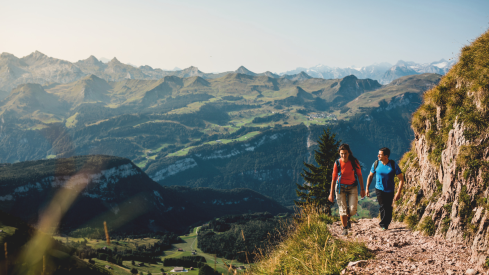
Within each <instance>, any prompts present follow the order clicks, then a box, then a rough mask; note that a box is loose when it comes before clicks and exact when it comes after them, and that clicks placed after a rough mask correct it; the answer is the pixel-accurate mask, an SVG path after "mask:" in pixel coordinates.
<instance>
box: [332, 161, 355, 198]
mask: <svg viewBox="0 0 489 275" xmlns="http://www.w3.org/2000/svg"><path fill="white" fill-rule="evenodd" d="M335 163H336V169H338V180H337V181H336V184H337V187H336V188H338V194H341V186H342V185H343V186H348V187H349V186H357V185H358V176H357V170H356V169H353V172H354V173H355V182H354V183H353V184H351V185H348V184H342V183H341V163H340V159H337V160H336V161H335ZM352 168H353V164H352Z"/></svg>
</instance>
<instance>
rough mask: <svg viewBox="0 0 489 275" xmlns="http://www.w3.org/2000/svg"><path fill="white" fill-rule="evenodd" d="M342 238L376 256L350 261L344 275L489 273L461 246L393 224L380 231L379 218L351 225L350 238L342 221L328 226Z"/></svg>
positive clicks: (336, 235)
mask: <svg viewBox="0 0 489 275" xmlns="http://www.w3.org/2000/svg"><path fill="white" fill-rule="evenodd" d="M329 228H330V231H331V233H332V234H333V235H334V236H335V237H337V238H340V239H348V240H358V241H362V242H365V244H366V246H367V247H368V248H369V249H371V250H372V251H373V253H375V258H374V259H370V260H368V261H358V262H350V263H349V265H348V267H347V268H346V269H345V270H343V271H342V273H341V274H489V273H488V272H487V270H484V269H482V268H481V267H476V265H475V264H473V263H470V261H469V259H470V248H469V247H466V246H465V245H464V244H462V243H453V242H448V241H446V240H445V239H441V238H436V237H428V236H424V235H422V234H421V233H420V232H418V231H415V232H413V231H411V230H410V229H408V228H407V227H406V225H405V224H403V223H400V222H392V223H391V225H390V226H389V229H388V230H385V231H381V229H380V227H379V219H376V218H375V219H360V220H358V222H355V223H353V222H352V228H351V229H349V230H348V233H349V234H348V236H342V235H341V233H342V230H343V228H342V226H341V224H340V222H335V223H334V224H332V225H330V226H329Z"/></svg>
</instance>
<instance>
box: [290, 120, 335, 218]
mask: <svg viewBox="0 0 489 275" xmlns="http://www.w3.org/2000/svg"><path fill="white" fill-rule="evenodd" d="M340 142H341V140H336V134H333V133H331V131H330V129H329V128H328V130H324V129H323V134H322V135H321V137H320V138H319V140H318V141H317V143H318V145H319V151H317V150H314V160H315V161H316V163H317V164H318V166H315V165H314V163H305V162H304V166H305V169H302V173H301V176H302V178H303V179H304V180H305V182H306V184H297V183H296V185H297V190H296V193H297V196H298V197H299V200H297V201H295V204H296V205H297V206H302V205H304V204H309V203H315V204H317V205H319V206H322V207H325V211H326V213H328V214H331V205H332V204H333V203H331V202H329V200H328V197H329V193H330V188H331V180H332V175H333V166H334V162H335V160H336V159H338V158H339V155H338V148H339V146H340Z"/></svg>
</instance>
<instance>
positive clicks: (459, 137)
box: [395, 32, 489, 266]
mask: <svg viewBox="0 0 489 275" xmlns="http://www.w3.org/2000/svg"><path fill="white" fill-rule="evenodd" d="M488 59H489V32H486V33H485V34H483V35H482V36H481V37H479V38H478V39H476V40H475V41H474V42H473V43H472V44H471V45H469V46H466V47H464V48H463V49H462V53H461V55H460V61H459V62H458V63H457V64H456V65H455V66H454V67H453V68H452V69H451V70H450V72H448V74H447V75H446V76H444V77H443V78H442V79H441V81H440V84H439V85H438V86H437V87H435V88H433V89H431V90H430V91H428V92H427V93H426V94H425V95H424V103H423V104H422V105H421V107H420V108H419V109H418V111H417V112H416V113H414V115H413V122H412V126H413V129H414V132H415V140H414V142H413V144H412V148H411V151H410V152H408V153H406V155H405V156H404V157H403V159H402V161H401V162H400V164H401V168H402V169H403V171H405V178H406V186H405V189H404V194H403V196H402V199H401V200H400V201H398V202H396V212H395V218H397V220H399V221H404V222H406V223H407V224H409V225H410V226H411V227H413V228H414V229H416V230H419V231H421V232H424V233H425V234H427V235H434V236H435V237H444V238H446V239H447V240H448V241H451V242H462V243H464V244H465V245H466V246H468V247H470V253H469V254H470V255H467V256H468V257H469V256H470V260H471V262H472V263H473V264H476V265H478V266H482V265H485V264H486V262H487V259H488V255H489V249H488V245H489V230H488V229H489V205H488V203H487V201H488V199H487V198H488V196H489V189H488V183H489V182H488V179H489V173H488V170H489V149H488V145H489V131H488V127H489V124H488V122H487V121H488V117H489V113H488V110H489V108H488V107H489V62H488V61H487V60H488Z"/></svg>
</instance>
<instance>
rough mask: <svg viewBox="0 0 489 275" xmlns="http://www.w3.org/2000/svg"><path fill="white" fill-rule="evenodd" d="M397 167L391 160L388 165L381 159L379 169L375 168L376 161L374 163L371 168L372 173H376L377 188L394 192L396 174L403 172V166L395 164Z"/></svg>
mask: <svg viewBox="0 0 489 275" xmlns="http://www.w3.org/2000/svg"><path fill="white" fill-rule="evenodd" d="M395 166H396V167H395V168H394V167H392V165H391V162H390V161H389V162H388V163H387V165H384V164H383V163H382V161H380V160H379V164H378V165H377V169H375V170H374V167H375V162H374V163H373V164H372V168H370V173H373V174H375V178H376V180H375V188H376V189H379V190H381V191H384V192H394V187H395V183H394V176H396V175H399V174H401V173H402V171H401V168H399V166H398V165H397V163H396V165H395Z"/></svg>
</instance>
